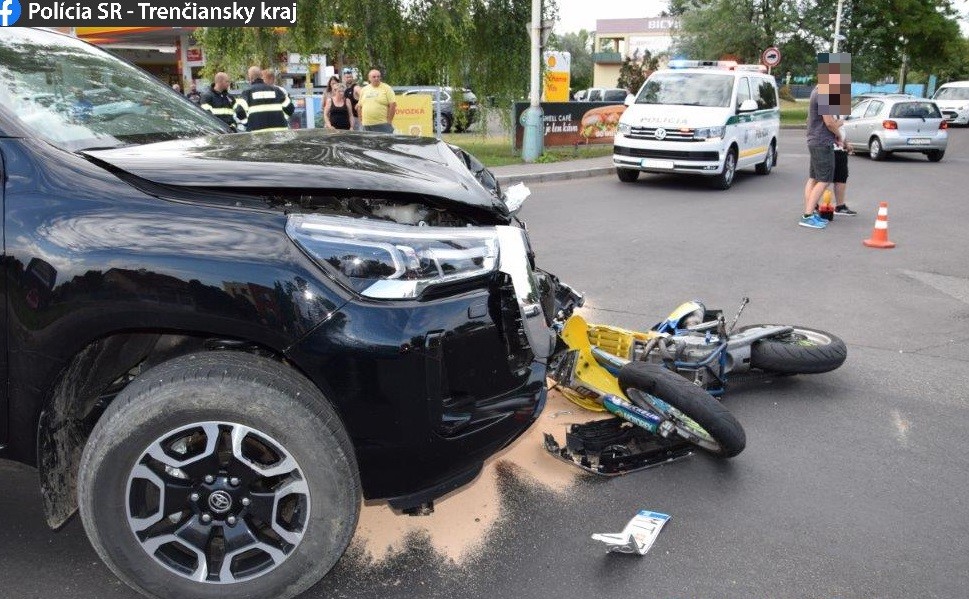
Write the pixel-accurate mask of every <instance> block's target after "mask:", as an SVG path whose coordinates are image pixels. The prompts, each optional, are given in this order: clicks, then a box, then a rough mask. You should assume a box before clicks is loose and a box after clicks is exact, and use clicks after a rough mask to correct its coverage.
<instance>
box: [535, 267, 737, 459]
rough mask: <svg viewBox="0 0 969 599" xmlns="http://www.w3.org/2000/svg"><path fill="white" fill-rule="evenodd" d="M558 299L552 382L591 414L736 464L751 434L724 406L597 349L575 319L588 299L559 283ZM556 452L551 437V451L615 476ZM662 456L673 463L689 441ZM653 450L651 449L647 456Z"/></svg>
mask: <svg viewBox="0 0 969 599" xmlns="http://www.w3.org/2000/svg"><path fill="white" fill-rule="evenodd" d="M558 296H559V297H558V298H557V299H558V300H559V301H558V303H559V305H560V306H561V307H560V309H559V310H558V311H557V317H556V322H555V323H554V326H555V327H556V329H557V330H558V332H559V341H560V342H559V345H558V348H557V350H558V351H557V352H556V354H555V356H554V362H553V365H552V368H551V369H550V374H549V377H550V378H551V379H552V380H553V381H554V383H555V385H556V387H557V388H558V389H559V390H560V391H561V392H562V394H563V395H565V397H567V398H568V399H570V400H572V401H573V402H575V403H577V404H579V405H581V406H583V407H586V408H588V409H592V410H598V411H603V410H607V411H609V412H610V413H612V414H615V415H616V416H618V417H620V418H622V419H623V420H625V421H628V422H630V423H632V424H633V425H635V426H636V427H639V428H641V429H644V430H645V431H648V432H649V433H652V434H653V435H654V436H656V437H660V438H662V439H666V440H669V441H675V440H682V441H686V442H687V443H689V444H691V445H694V446H697V447H700V448H702V449H704V450H706V451H708V452H710V453H712V454H714V455H717V456H719V457H724V458H729V457H733V456H736V455H737V454H739V453H740V452H741V451H743V449H744V447H745V445H746V434H745V433H744V429H743V427H742V426H741V425H740V423H739V422H738V421H737V419H736V418H735V417H734V416H733V414H731V413H730V412H729V411H728V410H727V409H726V408H725V407H724V406H723V405H722V404H720V402H718V401H717V400H716V399H714V398H713V397H712V396H711V395H710V394H709V393H707V392H706V391H705V390H704V389H702V388H701V387H698V386H697V385H694V384H692V383H691V382H690V381H688V380H686V379H685V378H683V377H682V376H679V375H677V374H676V373H675V372H673V371H671V370H668V369H666V368H665V367H664V366H663V365H661V364H650V363H646V362H643V361H636V360H629V359H626V358H623V357H620V356H617V355H614V354H612V353H609V352H607V351H604V350H603V349H601V348H599V347H596V346H595V345H593V343H592V342H591V336H590V331H589V326H588V324H587V323H586V322H585V320H584V319H582V318H581V317H580V316H578V315H575V314H573V313H572V311H573V309H574V308H575V307H578V306H581V305H582V296H581V295H580V294H578V293H576V292H574V291H573V290H571V289H570V288H569V287H568V286H566V285H562V284H559V285H558ZM625 428H627V429H628V428H629V427H625ZM624 447H625V449H622V448H624ZM556 448H557V443H555V441H554V439H551V437H550V436H547V437H546V449H547V450H549V452H550V453H553V454H556V453H557V456H558V457H561V458H563V459H567V460H569V461H572V462H574V463H576V464H577V465H579V466H580V467H584V468H585V469H588V470H590V471H593V472H596V473H597V474H608V473H607V472H603V470H602V468H601V467H599V464H591V465H590V466H588V467H586V465H583V464H582V463H581V462H582V461H583V460H584V459H586V458H587V456H585V457H583V458H581V459H579V460H576V459H575V458H574V456H573V455H571V454H570V453H567V454H563V453H562V451H561V448H557V449H558V451H557V452H556ZM603 449H605V452H606V454H607V456H608V457H619V458H628V457H630V455H628V454H631V453H634V451H633V450H629V448H628V446H627V445H624V444H623V443H620V442H616V443H613V444H612V445H609V446H606V447H604V448H603ZM566 450H568V448H566ZM660 450H661V451H660V452H661V453H663V454H664V455H666V456H670V457H672V456H673V454H677V455H682V443H672V444H663V446H662V447H661V448H660ZM617 452H618V454H617ZM650 452H651V450H649V449H644V450H643V452H640V453H647V454H648V453H650ZM600 457H601V456H596V457H594V458H593V461H597V460H598V459H599V458H600ZM663 459H666V458H663ZM644 460H645V461H644ZM633 462H634V463H633ZM647 465H651V462H650V460H649V459H648V456H646V457H643V459H642V460H641V459H638V458H637V459H636V460H630V464H627V465H626V466H628V467H620V468H619V470H621V471H630V470H634V469H639V468H641V467H645V466H647ZM617 473H619V472H617Z"/></svg>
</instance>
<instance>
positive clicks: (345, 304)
mask: <svg viewBox="0 0 969 599" xmlns="http://www.w3.org/2000/svg"><path fill="white" fill-rule="evenodd" d="M240 137H241V136H240ZM156 145H165V146H176V147H177V146H179V145H180V144H178V143H177V142H167V143H164V144H156ZM200 145H201V146H202V147H205V148H212V147H213V145H214V146H216V147H218V144H217V143H214V141H213V140H204V142H200ZM441 147H443V148H445V149H447V148H446V146H443V145H442V146H441ZM144 148H145V147H144V146H143V147H142V148H141V149H142V150H144ZM169 151H170V152H172V154H174V157H173V158H170V156H171V155H170V154H167V153H166V152H164V151H163V152H160V153H159V154H158V155H157V158H156V160H155V162H154V165H155V166H154V167H153V168H152V167H150V166H148V164H149V163H148V161H147V160H146V161H145V162H141V163H139V162H125V158H130V156H131V154H132V153H129V152H126V151H124V150H115V151H110V152H97V153H92V154H96V158H97V159H98V160H103V161H105V162H107V160H108V158H110V159H111V162H112V165H113V167H114V168H120V167H121V166H122V165H124V166H128V167H129V168H131V169H132V170H133V171H135V172H137V173H138V174H140V175H142V176H151V177H153V178H156V179H158V180H159V181H161V182H163V183H170V182H172V183H173V182H175V181H186V180H193V177H194V174H192V173H191V172H188V171H184V170H180V169H182V168H183V165H185V164H188V165H189V166H188V167H187V168H188V169H191V168H198V167H197V166H195V165H198V164H200V163H201V164H204V162H203V161H202V159H198V158H192V157H188V158H184V157H183V152H181V151H177V152H176V151H174V150H169ZM448 151H450V150H448ZM0 154H2V155H3V157H4V164H5V168H6V173H7V184H6V186H5V196H4V200H5V204H4V207H5V212H6V232H7V239H8V243H7V246H6V247H7V254H6V258H5V268H4V270H5V277H4V279H5V282H6V285H7V296H8V302H7V304H8V311H9V318H10V326H9V327H8V328H7V330H8V335H7V339H8V349H9V355H10V356H11V362H10V364H9V371H8V374H9V376H8V380H9V381H10V385H9V398H10V405H9V410H8V411H7V413H8V414H9V415H10V422H9V425H10V428H9V431H8V432H9V434H8V435H6V438H7V440H8V441H9V443H8V447H7V450H6V452H5V454H4V457H9V458H13V459H16V460H20V461H23V462H26V463H30V464H34V463H36V461H37V455H36V452H35V451H36V443H35V437H36V434H37V430H38V422H39V420H40V415H41V412H42V410H43V409H44V407H45V405H46V401H47V399H48V397H49V396H50V392H51V383H52V381H55V380H57V378H58V376H59V374H60V372H61V371H62V370H63V369H65V368H66V367H67V365H68V363H69V362H70V360H71V358H72V356H74V355H76V354H77V353H78V352H80V351H81V350H82V349H83V348H84V347H86V346H87V345H88V344H90V343H92V342H93V341H95V340H98V339H102V338H104V337H106V336H109V335H111V334H114V333H118V332H122V331H123V332H126V333H130V332H135V331H145V332H149V331H151V332H158V331H164V332H170V333H192V334H202V335H206V336H210V337H217V338H222V337H224V338H229V339H238V340H246V341H249V342H253V343H255V344H258V345H259V346H260V347H265V348H267V349H269V350H271V351H274V352H279V353H280V354H282V355H285V356H286V358H287V359H289V360H290V361H291V362H292V363H293V364H294V365H295V366H296V367H297V368H299V369H300V370H301V371H303V372H304V373H305V374H306V375H307V376H308V377H310V378H311V380H313V381H314V382H315V383H316V384H317V385H318V386H319V387H320V388H321V390H323V392H324V394H325V395H326V396H327V397H328V398H330V399H331V401H333V403H334V404H335V405H336V406H337V408H338V411H339V412H340V414H341V416H342V417H343V418H344V423H345V425H346V427H347V429H348V431H349V433H350V435H351V437H352V438H353V440H354V442H355V446H356V449H357V451H358V460H359V463H360V466H361V478H362V482H363V484H364V493H365V496H366V497H368V498H392V497H401V496H409V495H414V494H417V493H420V492H421V491H422V490H424V489H426V488H432V487H435V486H436V485H438V484H441V483H443V482H445V481H446V480H447V479H448V478H449V477H452V476H454V475H455V473H460V472H465V471H473V470H475V469H477V468H479V467H480V463H481V462H482V461H483V460H484V459H485V458H486V457H488V456H489V455H491V454H492V453H494V451H496V450H497V449H500V448H501V447H503V446H504V445H506V444H507V443H509V442H510V441H511V440H513V439H514V438H515V437H517V436H518V435H519V434H521V432H523V431H524V430H525V429H526V428H527V426H528V425H529V424H530V423H531V422H532V420H533V419H534V418H535V417H536V416H537V414H538V411H539V410H540V408H541V402H542V399H543V398H544V375H545V366H544V364H541V363H539V362H535V361H534V360H533V356H532V355H531V353H530V352H529V351H528V349H527V348H523V347H522V346H521V345H518V346H515V347H512V348H511V349H509V342H508V336H509V332H508V331H507V330H506V328H507V326H506V325H505V324H504V322H503V315H502V311H503V310H505V311H506V312H507V310H508V308H507V306H505V307H503V306H502V305H501V302H500V299H496V298H500V297H501V294H502V290H501V289H500V285H499V284H498V283H497V282H496V281H489V282H486V283H484V284H483V287H480V288H478V289H471V290H469V291H467V292H465V293H460V294H458V295H456V296H454V297H446V298H441V299H433V300H430V301H411V302H400V303H394V302H377V301H372V300H363V299H362V298H356V299H353V295H352V294H350V293H349V292H347V291H345V290H343V289H341V288H339V287H338V286H336V285H334V284H333V282H332V281H329V280H328V279H327V277H326V276H325V275H324V274H323V272H322V271H321V270H320V268H319V267H318V266H317V265H315V264H314V263H313V262H312V261H311V260H310V259H309V258H308V257H307V256H305V255H304V254H303V253H302V252H301V251H300V250H299V249H298V248H297V247H296V246H295V245H294V244H293V243H292V242H291V241H290V240H289V239H288V238H287V237H286V235H285V232H284V229H285V222H286V216H285V214H284V212H283V210H281V209H273V208H271V207H269V206H266V207H263V208H259V209H256V208H251V207H241V208H240V207H237V206H232V207H226V206H223V205H220V204H219V203H212V204H208V203H200V202H184V201H172V200H167V199H161V198H158V197H153V196H150V195H148V194H146V193H144V192H142V191H140V190H139V189H137V188H136V187H133V186H131V185H129V184H128V183H127V182H125V181H124V180H123V179H122V178H119V177H118V176H117V175H116V174H114V173H112V172H109V170H106V169H105V168H102V167H101V166H99V164H98V161H97V160H95V161H91V160H89V159H86V158H85V157H83V156H82V155H78V154H73V153H69V152H64V151H62V150H59V149H56V148H53V147H51V146H49V145H47V144H46V143H43V142H39V141H31V140H16V139H4V140H2V141H0ZM189 154H190V152H189ZM145 155H147V154H145ZM193 160H196V161H197V162H194V163H193ZM226 164H235V163H232V162H228V161H226ZM242 164H243V165H244V166H246V167H248V170H247V169H239V171H238V175H239V176H240V177H242V176H244V175H245V174H246V173H250V174H252V178H251V180H250V181H247V183H248V184H243V185H241V186H240V187H255V186H257V185H261V186H266V185H269V184H270V181H269V178H270V177H269V173H273V171H272V170H271V169H270V170H268V171H267V170H264V169H261V168H260V165H255V166H253V164H252V163H242ZM140 165H146V166H145V167H144V169H141V170H139V166H140ZM166 165H171V166H170V168H166ZM317 168H319V169H321V171H322V167H317ZM166 172H168V173H169V176H168V177H163V176H162V174H163V173H166ZM465 172H467V171H466V169H465ZM155 173H157V176H156V175H155ZM289 175H290V173H279V172H276V173H275V177H276V178H277V179H278V180H279V181H280V182H282V181H285V180H286V179H287V177H288V176H289ZM468 176H469V177H470V174H469V175H468ZM449 179H453V178H445V179H444V181H445V182H446V181H448V180H449ZM423 180H424V181H429V180H430V177H429V176H428V175H425V176H424V177H423ZM469 181H470V182H469V183H468V187H472V186H471V183H473V184H474V185H475V186H477V187H478V189H479V190H481V192H480V193H479V195H478V196H477V197H480V198H484V197H490V196H489V195H488V194H487V193H486V192H484V190H483V188H481V186H480V185H477V183H476V182H475V181H474V179H473V178H471V179H469ZM428 184H429V182H428ZM281 185H284V183H281ZM468 193H469V195H470V192H468ZM452 201H453V200H452ZM454 203H455V204H461V202H454ZM468 203H469V204H471V206H472V207H473V208H475V209H481V208H482V204H484V199H482V200H481V201H480V202H476V201H469V202H468ZM493 215H494V219H495V220H496V221H499V222H500V221H501V220H503V217H502V215H501V213H500V212H495V213H493ZM506 293H507V292H506ZM509 356H512V357H513V358H514V359H513V360H510V359H509Z"/></svg>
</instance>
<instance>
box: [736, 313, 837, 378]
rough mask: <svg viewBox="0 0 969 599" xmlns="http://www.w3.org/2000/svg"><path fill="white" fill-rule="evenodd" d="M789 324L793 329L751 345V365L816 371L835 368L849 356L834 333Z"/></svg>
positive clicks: (776, 370) (790, 371)
mask: <svg viewBox="0 0 969 599" xmlns="http://www.w3.org/2000/svg"><path fill="white" fill-rule="evenodd" d="M753 326H754V327H763V326H773V325H753ZM791 326H792V327H793V328H794V330H793V331H792V332H791V333H789V334H786V335H778V336H775V337H768V338H766V339H761V340H759V341H755V342H754V344H753V345H752V346H751V348H750V366H751V367H752V368H758V369H760V370H764V371H767V372H773V373H777V374H819V373H822V372H830V371H832V370H834V369H836V368H838V367H839V366H841V365H842V364H844V361H845V360H846V359H847V358H848V347H847V346H846V345H845V342H844V341H842V340H841V339H840V338H838V337H837V336H835V335H832V334H831V333H828V332H825V331H820V330H818V329H810V328H808V327H802V326H798V325H791ZM750 328H752V327H749V326H748V327H744V328H743V329H741V330H746V329H750Z"/></svg>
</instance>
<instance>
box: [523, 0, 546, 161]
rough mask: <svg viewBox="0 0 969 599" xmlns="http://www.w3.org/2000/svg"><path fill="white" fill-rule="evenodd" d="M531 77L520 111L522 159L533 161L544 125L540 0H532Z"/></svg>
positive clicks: (540, 147)
mask: <svg viewBox="0 0 969 599" xmlns="http://www.w3.org/2000/svg"><path fill="white" fill-rule="evenodd" d="M531 34H532V77H531V95H530V98H529V99H530V104H531V105H530V106H529V107H528V109H527V110H525V112H524V113H522V125H524V126H525V131H524V134H523V135H522V160H524V161H525V162H535V160H537V159H538V157H539V156H541V155H542V150H543V148H542V142H543V141H544V133H545V132H544V127H543V125H542V107H541V105H540V104H539V93H540V90H541V87H540V85H541V84H540V81H539V75H540V60H541V56H540V50H539V48H540V46H541V43H542V0H532V25H531Z"/></svg>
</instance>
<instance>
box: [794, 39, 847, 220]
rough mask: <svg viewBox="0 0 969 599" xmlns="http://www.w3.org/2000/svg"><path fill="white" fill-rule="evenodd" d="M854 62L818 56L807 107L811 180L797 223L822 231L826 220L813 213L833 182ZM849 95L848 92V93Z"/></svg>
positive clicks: (825, 55)
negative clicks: (814, 82)
mask: <svg viewBox="0 0 969 599" xmlns="http://www.w3.org/2000/svg"><path fill="white" fill-rule="evenodd" d="M850 69H851V63H850V57H849V56H848V55H847V54H827V53H822V54H818V84H817V86H815V88H814V89H813V90H812V91H811V102H810V104H809V108H808V120H807V145H808V152H809V154H810V163H809V167H808V179H807V182H806V183H805V185H804V212H803V214H802V216H801V219H800V221H799V222H798V224H799V225H800V226H802V227H807V228H810V229H823V228H825V227H826V226H827V224H828V223H827V221H825V220H824V219H822V218H821V217H819V216H818V215H817V214H815V212H814V208H815V206H817V205H818V202H820V201H821V196H822V194H824V190H825V188H827V187H828V185H831V184H832V182H833V181H834V166H835V155H834V147H835V145H837V144H838V143H839V139H840V130H841V126H842V124H843V122H842V121H841V120H840V119H839V118H838V115H840V114H846V113H847V111H848V105H849V104H850V92H847V90H850V81H851V74H850V73H851V71H850ZM846 92H847V93H846Z"/></svg>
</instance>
